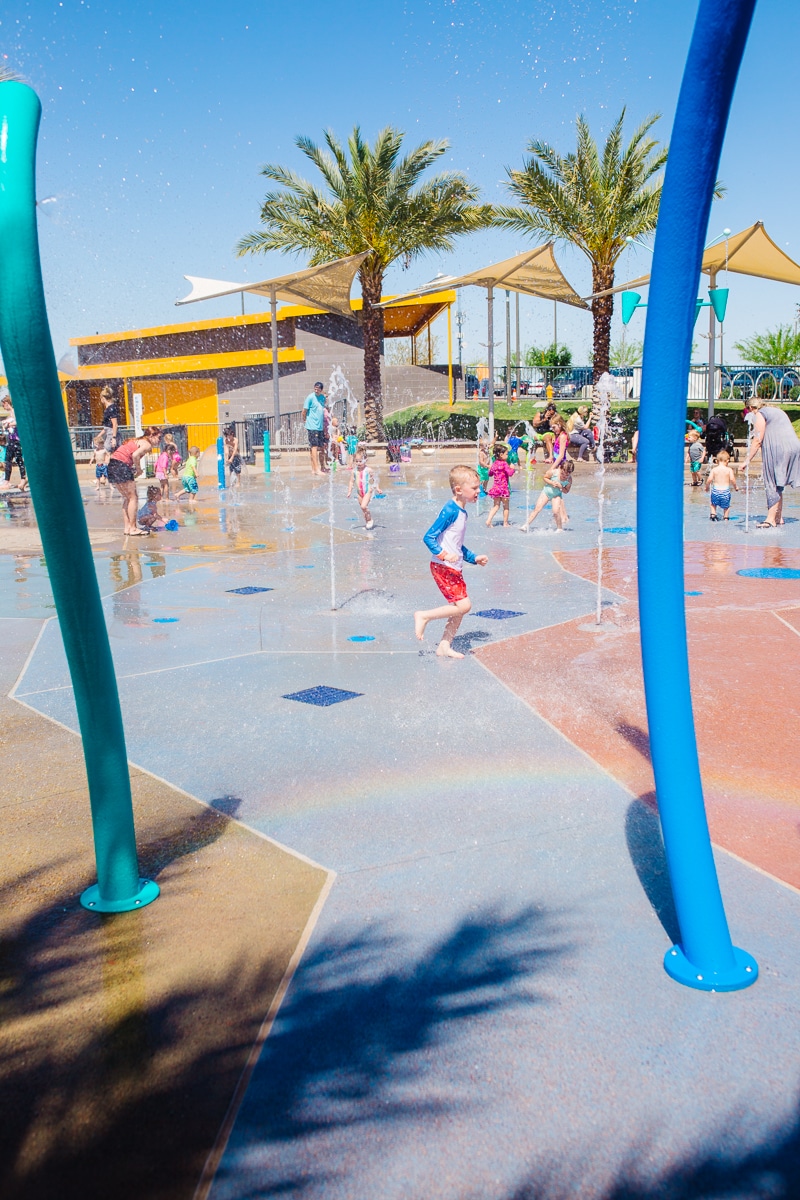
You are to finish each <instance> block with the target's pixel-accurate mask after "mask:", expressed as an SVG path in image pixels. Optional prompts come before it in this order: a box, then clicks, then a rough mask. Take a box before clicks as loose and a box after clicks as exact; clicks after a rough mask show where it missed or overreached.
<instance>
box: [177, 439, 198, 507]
mask: <svg viewBox="0 0 800 1200" xmlns="http://www.w3.org/2000/svg"><path fill="white" fill-rule="evenodd" d="M199 457H200V447H199V446H190V447H189V457H188V458H187V460H186V462H185V463H184V466H183V470H182V471H181V472H180V480H181V483H182V484H183V491H182V492H181V493H180V494H179V495H178V497H177V498H178V500H183V498H184V497H185V496H188V497H189V499H190V500H194V498H195V496H196V495H197V460H198V458H199Z"/></svg>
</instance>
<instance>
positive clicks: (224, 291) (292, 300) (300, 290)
mask: <svg viewBox="0 0 800 1200" xmlns="http://www.w3.org/2000/svg"><path fill="white" fill-rule="evenodd" d="M368 253H369V251H364V252H363V253H362V254H351V255H349V257H347V258H337V259H334V261H333V262H329V263H320V264H319V266H316V267H307V268H306V269H305V270H303V271H295V272H293V273H292V274H291V275H279V276H277V277H276V278H275V279H265V280H262V281H261V282H260V283H225V282H224V280H222V279H201V278H200V277H199V276H197V275H184V279H188V281H189V283H190V284H191V285H192V290H191V292H190V293H189V295H188V296H184V298H183V300H176V301H175V303H176V304H194V303H195V301H197V300H215V299H217V297H219V296H236V295H238V294H239V293H240V292H250V293H252V294H253V295H255V296H266V297H267V299H268V300H271V299H273V298H274V299H276V300H280V301H281V302H282V303H284V304H286V303H289V304H296V303H297V302H298V301H300V302H301V303H303V304H310V305H311V306H312V307H313V308H319V309H322V310H323V311H324V312H335V313H340V314H341V315H342V316H344V317H352V316H353V310H352V308H351V307H350V290H351V288H352V286H353V280H354V279H355V277H356V273H357V272H358V268H359V267H360V266H361V264H362V262H363V261H364V259H365V258H366V257H367V254H368Z"/></svg>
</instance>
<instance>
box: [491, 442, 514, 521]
mask: <svg viewBox="0 0 800 1200" xmlns="http://www.w3.org/2000/svg"><path fill="white" fill-rule="evenodd" d="M495 454H496V455H497V457H496V458H495V460H494V462H493V463H492V465H491V466H490V467H489V481H490V482H489V486H488V488H487V489H486V494H487V495H488V496H491V497H492V499H493V500H494V505H493V506H492V511H491V512H490V513H489V516H488V518H487V521H486V524H487V525H491V524H492V523H493V521H494V519H495V517H496V516H497V513H498V512H499V511H500V506H501V505H502V507H503V528H504V529H507V528H508V525H509V520H508V513H509V508H510V505H511V489H510V488H509V486H508V481H509V479H510V478H511V476H512V475H513V474H514V468H513V467H510V466H509V465H508V446H507V445H506V444H505V442H498V443H497V445H496V446H495Z"/></svg>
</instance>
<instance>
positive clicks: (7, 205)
mask: <svg viewBox="0 0 800 1200" xmlns="http://www.w3.org/2000/svg"><path fill="white" fill-rule="evenodd" d="M40 118H41V104H40V103H39V98H38V96H37V95H36V93H35V92H34V91H33V90H32V89H31V88H29V87H28V86H27V85H26V84H23V83H18V82H16V81H15V80H5V81H3V82H0V243H1V244H2V246H3V253H2V255H0V350H1V351H2V355H3V362H4V366H5V370H6V375H7V378H8V385H9V391H10V392H11V395H12V396H13V397H14V411H15V413H16V418H17V424H18V426H19V431H20V438H21V441H22V444H23V445H24V447H25V464H26V467H27V471H28V478H29V479H30V487H31V496H32V499H33V505H34V511H35V513H36V521H37V524H38V527H39V534H40V536H41V539H42V547H43V550H44V556H45V558H46V559H47V568H48V573H49V577H50V583H51V586H52V589H53V598H54V600H55V605H56V611H57V613H58V618H59V625H60V630H61V636H62V638H63V642H64V650H65V652H66V657H67V662H68V664H69V673H70V679H71V682H72V689H73V694H74V698H75V707H76V709H77V714H78V722H79V725H80V731H81V738H82V740H83V753H84V759H85V762H86V776H87V781H88V785H89V800H90V804H91V810H92V830H93V834H94V847H95V859H96V863H97V888H98V899H101V900H102V902H103V903H104V904H113V905H115V908H114V911H116V912H123V911H125V910H126V909H131V908H139V907H142V905H143V903H144V902H145V895H146V896H147V899H146V903H150V902H151V901H152V900H154V899H155V898H156V896H157V895H158V889H156V891H155V894H152V891H150V890H147V891H146V890H144V889H143V885H142V882H141V880H140V877H139V866H138V861H137V854H136V836H135V831H134V824H133V806H132V803H131V786H130V776H129V773H128V758H127V752H126V748H125V733H124V729H123V725H122V712H121V709H120V703H119V693H118V690H117V683H116V676H115V673H114V663H113V660H112V657H111V648H110V645H109V641H108V634H107V632H106V628H105V618H104V614H103V607H102V602H101V599H100V589H99V587H98V584H97V576H96V574H95V569H94V562H93V558H92V547H91V543H90V541H89V532H88V529H87V526H86V516H85V513H84V506H83V496H82V495H81V490H80V484H79V482H78V476H77V474H76V471H75V463H74V459H73V453H72V443H71V439H70V434H69V429H68V428H67V421H66V416H65V413H64V406H63V404H62V400H61V387H60V384H59V379H58V371H57V368H56V361H55V355H54V353H53V343H52V339H51V337H50V327H49V324H48V320H47V309H46V306H45V298H44V285H43V281H42V272H41V265H40V260H39V242H38V232H37V228H36V138H37V135H38V131H39V121H40ZM43 429H44V430H47V437H42V436H41V431H42V430H43Z"/></svg>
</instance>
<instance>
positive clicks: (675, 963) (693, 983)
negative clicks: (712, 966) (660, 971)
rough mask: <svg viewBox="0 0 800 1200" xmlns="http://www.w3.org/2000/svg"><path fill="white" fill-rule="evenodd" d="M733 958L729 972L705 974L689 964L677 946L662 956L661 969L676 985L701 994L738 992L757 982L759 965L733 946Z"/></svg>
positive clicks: (708, 972) (705, 972) (709, 972)
mask: <svg viewBox="0 0 800 1200" xmlns="http://www.w3.org/2000/svg"><path fill="white" fill-rule="evenodd" d="M733 957H734V960H735V963H736V965H735V967H734V968H733V970H732V971H704V970H703V969H702V968H701V967H695V966H693V965H692V963H690V962H689V960H688V958H687V957H686V955H685V954H684V953H683V951H682V950H681V948H680V946H673V947H672V949H671V950H668V951H667V953H666V954H665V955H664V970H665V971H666V972H667V974H668V975H669V977H670V978H671V979H674V980H675V981H676V983H682V984H684V986H685V987H691V988H697V989H698V991H701V992H738V991H740V990H741V989H742V988H746V987H750V984H751V983H755V981H756V980H757V979H758V963H757V962H756V960H755V959H754V958H753V957H752V955H750V954H748V953H747V951H746V950H740V949H739V948H738V946H734V947H733Z"/></svg>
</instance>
